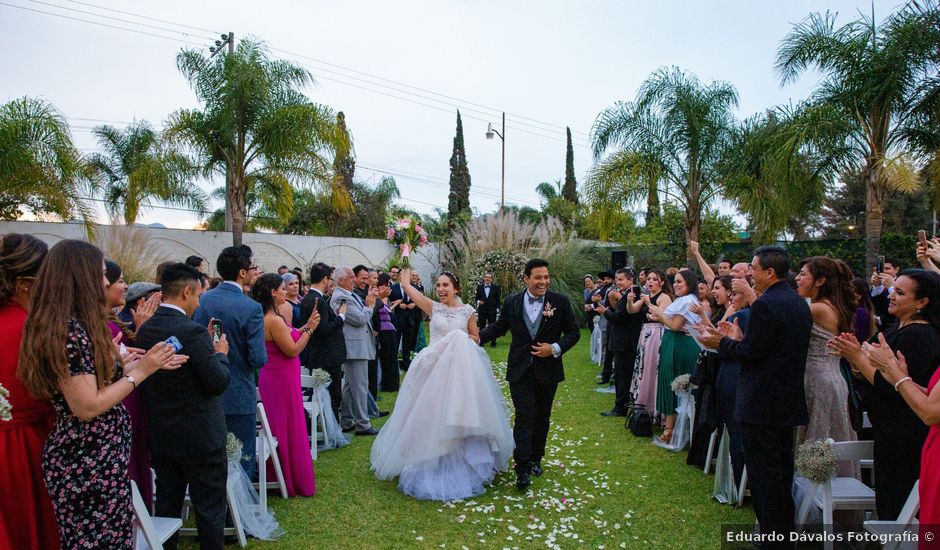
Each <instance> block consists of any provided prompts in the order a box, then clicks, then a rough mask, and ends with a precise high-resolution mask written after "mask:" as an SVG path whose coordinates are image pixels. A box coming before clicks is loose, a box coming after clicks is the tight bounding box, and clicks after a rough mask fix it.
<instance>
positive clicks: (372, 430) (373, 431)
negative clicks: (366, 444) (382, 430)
mask: <svg viewBox="0 0 940 550" xmlns="http://www.w3.org/2000/svg"><path fill="white" fill-rule="evenodd" d="M378 433H379V431H378V430H376V429H375V428H369V429H368V430H356V435H378Z"/></svg>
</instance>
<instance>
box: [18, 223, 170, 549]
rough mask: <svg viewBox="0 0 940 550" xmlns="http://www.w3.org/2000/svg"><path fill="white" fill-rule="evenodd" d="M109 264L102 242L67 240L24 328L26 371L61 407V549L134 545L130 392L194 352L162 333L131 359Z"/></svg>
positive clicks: (36, 388)
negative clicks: (178, 350)
mask: <svg viewBox="0 0 940 550" xmlns="http://www.w3.org/2000/svg"><path fill="white" fill-rule="evenodd" d="M104 273H105V269H104V257H103V255H102V253H101V251H100V250H98V248H96V247H95V246H94V245H92V244H89V243H87V242H84V241H77V240H63V241H60V242H59V243H58V244H56V245H55V246H53V247H52V249H50V250H49V254H48V255H47V256H46V260H45V262H44V263H43V265H42V267H41V268H39V272H38V273H37V275H36V282H35V284H34V285H33V287H32V292H33V301H32V307H31V309H30V315H29V317H28V318H27V319H26V324H25V327H24V330H23V343H22V345H21V350H20V351H21V354H20V363H19V367H18V373H17V374H18V376H19V378H20V379H21V380H23V382H24V384H25V385H26V388H27V389H28V390H29V392H30V394H32V395H33V396H34V397H36V398H38V399H51V400H52V404H53V406H54V408H55V411H56V420H55V425H54V427H53V428H52V432H51V433H50V434H49V439H48V440H47V441H46V444H45V447H44V448H43V452H42V459H41V460H42V470H43V475H44V478H45V481H46V487H47V488H48V490H49V496H50V497H51V498H52V508H53V510H54V512H55V516H56V523H57V524H58V528H59V541H60V544H61V546H62V548H89V547H91V548H131V547H132V545H133V521H132V520H133V511H132V509H131V488H130V478H129V476H128V461H129V460H130V451H131V448H130V447H131V431H130V420H129V419H128V417H127V411H126V410H125V409H124V406H123V405H121V401H122V400H123V399H124V398H125V397H127V395H128V394H130V393H131V392H132V391H134V389H135V388H136V386H137V384H139V383H141V382H143V381H144V380H146V379H147V378H148V377H149V376H150V375H152V374H153V373H155V372H157V371H158V370H160V369H170V370H172V369H176V368H179V366H180V365H181V364H182V362H183V361H184V360H185V357H183V356H175V355H174V353H173V351H174V350H173V347H172V346H170V345H168V344H165V343H163V342H161V343H159V344H157V345H155V346H154V347H152V348H151V349H150V350H149V351H148V352H147V353H146V354H145V355H143V356H142V357H139V358H137V359H134V358H133V355H131V356H128V357H127V360H128V362H127V363H123V364H122V360H121V359H122V358H121V357H119V356H118V353H117V351H116V349H115V344H114V343H113V342H112V341H111V338H110V333H109V331H108V325H107V322H108V318H107V310H106V309H105V297H104V287H105V286H106V285H107V279H106V278H105V276H104ZM63 352H64V353H63ZM5 512H6V510H5Z"/></svg>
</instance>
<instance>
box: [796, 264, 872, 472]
mask: <svg viewBox="0 0 940 550" xmlns="http://www.w3.org/2000/svg"><path fill="white" fill-rule="evenodd" d="M796 285H797V292H799V293H800V296H802V297H804V298H808V299H809V300H810V304H809V309H810V313H812V315H813V328H812V333H811V334H810V341H809V354H808V355H807V357H806V370H805V372H804V375H803V387H804V388H805V391H806V410H807V412H808V413H809V424H807V425H806V426H797V428H796V444H797V445H800V444H801V443H804V442H806V441H811V440H816V439H820V440H825V439H827V438H830V437H831V438H832V439H833V440H835V441H855V440H857V439H858V438H857V436H856V434H855V430H853V429H852V423H851V420H850V418H849V405H848V403H849V385H848V383H847V381H846V379H845V378H844V377H843V376H842V369H841V367H840V366H839V358H838V357H836V356H833V355H832V354H830V353H829V349H828V347H827V342H829V340H832V339H833V338H835V337H836V335H837V334H840V333H843V332H850V331H852V330H853V326H852V321H853V319H854V318H855V305H856V301H857V299H856V292H855V289H854V288H853V287H852V270H851V269H849V266H847V265H845V262H843V261H842V260H833V259H830V258H827V257H825V256H813V257H811V258H806V259H804V260H803V261H801V262H800V264H799V266H798V272H797V275H796ZM857 474H858V471H857V468H856V466H855V465H854V464H853V463H852V462H845V463H843V464H842V465H840V475H842V476H851V475H857Z"/></svg>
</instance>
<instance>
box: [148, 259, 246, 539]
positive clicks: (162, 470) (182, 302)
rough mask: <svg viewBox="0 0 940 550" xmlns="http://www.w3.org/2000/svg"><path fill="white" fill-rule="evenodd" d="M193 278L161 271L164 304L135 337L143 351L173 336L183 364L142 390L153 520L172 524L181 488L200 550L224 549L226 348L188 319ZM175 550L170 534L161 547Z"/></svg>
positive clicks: (192, 272)
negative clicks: (154, 481) (192, 512)
mask: <svg viewBox="0 0 940 550" xmlns="http://www.w3.org/2000/svg"><path fill="white" fill-rule="evenodd" d="M199 275H200V274H199V271H197V270H196V268H194V267H191V266H188V265H186V264H183V263H178V264H173V265H171V266H169V267H168V268H167V269H166V270H165V271H164V272H163V278H162V279H161V281H162V287H163V303H162V304H161V305H160V307H159V308H157V311H156V313H154V315H153V317H151V318H150V319H149V320H148V321H147V322H146V323H144V324H143V325H142V326H141V327H140V329H139V330H138V331H137V345H140V346H145V349H150V347H151V346H153V345H154V344H156V343H158V342H163V341H166V340H167V339H168V338H170V337H171V336H175V337H176V339H177V340H179V342H180V344H182V346H183V347H182V349H180V351H179V353H181V354H184V355H187V356H189V360H188V361H187V362H186V363H185V364H184V365H183V366H182V367H181V368H179V369H178V370H173V371H169V370H161V371H157V372H156V373H155V374H153V375H152V376H151V377H150V378H148V379H147V380H146V381H145V382H144V383H143V384H141V387H140V391H141V393H142V397H143V401H144V406H145V407H146V409H147V444H148V446H149V448H150V453H151V464H152V465H153V469H154V471H156V473H157V505H156V512H157V515H158V516H162V517H168V518H178V517H180V514H181V513H182V511H183V498H184V497H185V495H186V486H187V485H188V486H189V495H190V498H192V502H193V509H194V510H195V511H196V528H197V530H198V531H199V546H200V547H201V548H216V549H221V548H223V546H224V536H223V533H224V529H225V502H226V499H225V484H226V479H227V477H228V459H227V457H226V454H225V444H226V434H227V429H226V426H225V410H224V408H223V406H222V400H221V399H220V397H219V396H220V395H222V393H223V392H224V391H225V389H226V388H227V387H228V385H229V362H228V357H227V355H226V354H227V353H228V341H227V340H226V338H225V335H224V334H223V335H222V337H221V338H220V339H219V340H218V341H217V342H213V339H212V337H211V335H210V333H209V330H208V327H207V326H202V325H200V324H198V323H196V322H195V321H192V320H191V319H190V316H191V315H192V314H193V313H194V312H195V311H196V308H197V307H199V296H200V294H201V293H202V284H201V282H200V277H199ZM164 548H176V535H173V537H172V538H171V539H170V540H168V541H167V542H166V543H164Z"/></svg>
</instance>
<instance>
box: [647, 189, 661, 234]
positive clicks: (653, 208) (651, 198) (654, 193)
mask: <svg viewBox="0 0 940 550" xmlns="http://www.w3.org/2000/svg"><path fill="white" fill-rule="evenodd" d="M657 218H659V182H657V181H656V179H655V178H650V180H649V189H648V190H647V192H646V225H647V227H648V226H649V225H650V224H651V223H653V220H655V219H657Z"/></svg>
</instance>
